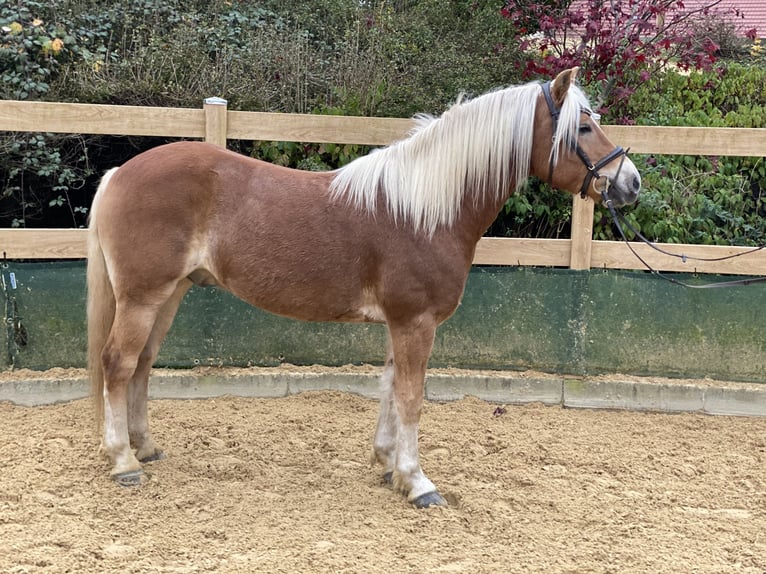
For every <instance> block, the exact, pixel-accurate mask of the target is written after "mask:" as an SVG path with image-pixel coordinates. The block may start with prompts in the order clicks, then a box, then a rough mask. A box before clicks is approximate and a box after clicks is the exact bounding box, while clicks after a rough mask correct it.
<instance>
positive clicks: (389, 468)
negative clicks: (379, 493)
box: [371, 333, 399, 484]
mask: <svg viewBox="0 0 766 574" xmlns="http://www.w3.org/2000/svg"><path fill="white" fill-rule="evenodd" d="M398 432H399V416H398V414H397V411H396V405H395V404H394V352H393V348H392V346H391V335H390V334H388V333H387V341H386V364H385V367H384V368H383V374H382V375H381V377H380V412H379V414H378V426H377V429H376V430H375V438H374V440H373V443H372V461H371V462H372V464H373V465H374V464H375V463H379V464H381V465H382V466H383V480H384V481H385V482H386V483H388V484H391V483H392V482H393V480H394V465H395V462H396V444H397V439H398V436H397V435H398Z"/></svg>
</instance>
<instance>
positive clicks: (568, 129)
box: [330, 82, 589, 235]
mask: <svg viewBox="0 0 766 574" xmlns="http://www.w3.org/2000/svg"><path fill="white" fill-rule="evenodd" d="M540 91H541V87H540V84H539V83H537V82H533V83H529V84H524V85H521V86H515V87H510V88H505V89H501V90H495V91H492V92H489V93H487V94H484V95H483V96H480V97H478V98H475V99H473V100H469V101H458V103H456V104H455V105H453V106H452V107H451V108H450V109H448V110H447V111H446V112H444V114H442V115H441V117H438V118H435V117H432V116H428V115H420V116H416V117H415V121H416V125H415V128H414V129H413V130H412V132H411V133H410V134H409V136H408V137H407V139H404V140H401V141H398V142H395V143H393V144H391V145H390V146H388V147H385V148H381V149H379V150H376V151H374V152H373V153H370V154H368V155H366V156H364V157H360V158H358V159H356V160H355V161H353V162H351V163H350V164H348V165H347V166H345V167H342V168H340V169H338V170H337V171H335V177H334V179H333V181H332V183H331V185H330V191H331V193H332V195H333V197H334V198H335V199H337V200H341V201H346V202H347V203H348V204H350V205H353V206H355V207H357V208H359V209H362V210H365V211H368V212H375V209H376V207H377V205H376V203H377V200H378V196H379V194H380V195H381V196H382V197H383V198H384V200H385V201H386V202H387V208H388V210H389V212H390V213H391V215H392V216H393V218H394V220H395V221H396V222H410V223H411V224H412V225H414V227H415V229H416V230H418V231H422V232H424V233H427V234H429V235H432V234H433V233H434V231H435V230H436V229H437V227H439V226H450V225H452V224H453V223H454V221H455V219H456V218H457V216H458V213H459V210H460V205H461V203H462V200H463V198H464V195H465V192H466V190H467V189H476V190H479V193H484V194H493V195H494V196H495V197H496V196H498V195H500V194H503V195H505V194H508V193H509V192H510V188H511V186H514V188H515V189H519V188H520V187H522V186H523V185H524V184H525V183H526V180H527V178H528V177H529V167H530V161H531V154H532V135H533V131H534V119H535V106H536V105H537V98H538V95H539V94H540ZM583 108H584V109H588V108H589V105H588V101H587V98H586V97H585V95H584V94H583V92H582V91H581V90H580V89H579V88H577V87H576V86H572V87H571V88H570V91H569V94H568V95H567V97H566V98H565V100H564V104H563V105H562V108H561V115H560V116H559V122H558V127H557V132H556V134H555V136H554V138H555V139H554V144H555V145H554V146H553V149H552V150H551V159H552V160H553V162H554V164H555V162H556V161H558V150H559V148H560V144H562V143H564V142H567V143H568V142H572V141H574V140H575V139H576V136H577V131H578V129H579V122H580V110H581V109H583Z"/></svg>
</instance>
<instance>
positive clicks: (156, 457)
mask: <svg viewBox="0 0 766 574" xmlns="http://www.w3.org/2000/svg"><path fill="white" fill-rule="evenodd" d="M166 458H167V456H166V455H165V453H164V452H163V451H161V450H156V451H154V453H152V454H150V455H149V456H145V457H144V458H140V459H138V462H154V461H155V460H165V459H166Z"/></svg>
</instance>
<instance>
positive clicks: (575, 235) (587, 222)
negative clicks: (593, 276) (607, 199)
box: [569, 193, 595, 269]
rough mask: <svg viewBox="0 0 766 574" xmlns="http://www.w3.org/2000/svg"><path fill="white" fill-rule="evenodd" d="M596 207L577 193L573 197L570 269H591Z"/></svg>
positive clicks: (588, 199) (591, 201) (590, 200)
mask: <svg viewBox="0 0 766 574" xmlns="http://www.w3.org/2000/svg"><path fill="white" fill-rule="evenodd" d="M594 206H595V204H594V203H593V200H592V199H590V198H586V199H582V198H581V197H580V195H579V194H577V193H575V194H574V195H573V196H572V233H571V237H572V251H571V253H570V255H569V268H570V269H590V261H591V247H592V241H593V211H594Z"/></svg>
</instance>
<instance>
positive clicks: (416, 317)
mask: <svg viewBox="0 0 766 574" xmlns="http://www.w3.org/2000/svg"><path fill="white" fill-rule="evenodd" d="M576 73H577V68H574V69H572V70H567V71H565V72H562V73H561V74H559V75H558V76H557V77H556V78H555V80H553V82H549V83H548V84H545V85H541V84H539V83H530V84H526V85H521V86H516V87H510V88H506V89H502V90H496V91H493V92H490V93H488V94H485V95H483V96H480V97H477V98H475V99H473V100H470V101H465V102H459V103H457V104H455V105H454V106H453V107H451V108H450V109H449V110H447V111H446V112H445V113H444V114H443V115H442V116H441V117H439V118H434V117H430V116H420V117H418V118H417V125H416V127H415V129H414V130H413V131H412V133H411V134H410V135H409V136H408V137H407V138H406V139H404V140H402V141H399V142H397V143H394V144H392V145H390V146H388V147H385V148H382V149H380V150H378V151H375V152H373V153H370V154H369V155H367V156H365V157H361V158H359V159H357V160H356V161H354V162H352V163H350V164H349V165H347V166H345V167H343V168H340V169H338V170H336V171H332V172H325V173H313V172H306V171H296V170H291V169H287V168H284V167H279V166H275V165H271V164H268V163H264V162H262V161H258V160H255V159H251V158H247V157H243V156H241V155H238V154H235V153H233V152H230V151H227V150H225V149H221V148H219V147H215V146H212V145H208V144H205V143H201V142H180V143H173V144H169V145H164V146H160V147H157V148H155V149H152V150H150V151H147V152H145V153H142V154H140V155H138V156H136V157H135V158H133V159H131V160H130V161H128V162H127V163H125V164H124V165H123V166H121V167H119V168H115V169H112V170H111V171H109V172H108V173H107V174H106V175H105V176H104V178H103V180H102V182H101V184H100V186H99V189H98V192H97V193H96V196H95V199H94V202H93V209H92V211H91V219H90V228H89V253H88V346H89V366H90V373H91V375H90V376H91V380H92V385H93V392H94V395H95V399H96V402H97V404H98V405H99V406H98V415H99V420H102V421H103V426H104V433H103V440H102V444H101V449H102V452H103V453H104V454H105V455H106V456H108V457H109V459H110V460H111V464H112V465H113V467H112V470H111V476H112V478H114V479H115V480H116V481H117V482H118V483H120V484H121V485H133V484H140V482H141V473H142V470H141V463H142V462H146V461H150V460H156V459H158V458H162V457H163V454H162V450H161V449H160V447H159V446H157V444H155V442H154V441H153V440H152V437H151V434H150V432H149V425H148V420H147V387H148V377H149V371H150V369H151V367H152V364H153V362H154V360H155V359H156V357H157V354H158V351H159V348H160V344H161V343H162V341H163V338H164V337H165V335H166V333H167V331H168V329H169V328H170V325H171V323H172V321H173V317H174V315H175V314H176V311H177V309H178V306H179V304H180V302H181V299H182V298H183V296H184V294H185V293H186V292H187V290H188V289H189V288H190V287H191V286H192V285H193V284H198V285H218V286H220V287H221V288H223V289H226V290H228V291H230V292H231V293H233V294H234V295H236V296H237V297H240V298H241V299H243V300H245V301H247V302H249V303H250V304H252V305H255V306H257V307H260V308H262V309H265V310H267V311H270V312H272V313H277V314H279V315H284V316H287V317H293V318H296V319H303V320H306V321H356V322H359V321H371V322H377V323H385V324H386V326H387V334H388V338H387V341H388V345H387V356H386V362H385V367H384V370H383V375H382V390H381V401H380V415H379V419H378V424H377V430H376V432H375V436H374V440H373V455H372V456H373V460H374V461H377V462H379V463H380V464H381V465H382V466H383V476H384V479H385V480H386V481H387V482H391V483H393V486H394V488H395V489H396V490H397V491H399V492H401V493H403V494H404V495H406V496H407V497H408V500H409V501H411V502H412V503H413V504H415V505H416V506H418V507H425V506H430V505H442V504H446V502H445V500H444V498H443V497H442V496H440V495H439V493H438V491H437V489H436V487H435V486H434V484H433V483H432V482H431V481H430V480H429V479H428V478H427V477H426V475H425V474H424V473H423V471H422V469H421V467H420V463H419V459H418V423H419V419H420V413H421V408H422V404H423V386H424V381H425V374H426V365H427V363H428V358H429V355H430V353H431V348H432V345H433V341H434V332H435V330H436V327H437V326H438V325H439V324H440V323H442V322H443V321H444V320H445V319H447V318H448V317H449V316H450V315H452V313H453V312H454V311H455V309H456V307H457V306H458V304H459V303H460V299H461V297H462V294H463V289H464V286H465V283H466V278H467V276H468V271H469V269H470V267H471V261H472V259H473V256H474V250H475V248H476V243H477V242H478V241H479V238H480V237H481V236H482V234H483V233H484V231H485V230H486V229H487V227H488V226H489V225H490V224H491V223H492V221H493V220H494V219H495V217H496V216H497V213H498V212H499V211H500V209H501V208H502V206H503V204H504V203H505V202H506V200H507V199H508V197H509V195H510V194H511V193H513V191H514V190H516V189H518V188H520V187H521V186H523V184H524V183H525V181H526V180H527V178H528V176H530V175H535V176H537V177H539V178H541V179H544V180H546V181H549V182H550V183H551V184H552V185H554V186H556V187H558V188H561V189H564V190H568V191H570V192H574V193H576V192H582V193H583V194H586V193H587V194H588V195H590V196H591V197H592V198H593V199H594V200H595V201H599V200H600V194H599V192H600V189H597V187H599V186H600V187H602V188H603V187H604V186H608V189H609V193H610V195H611V200H612V201H613V202H614V203H615V204H616V205H621V204H624V203H627V202H632V201H634V200H635V199H636V198H637V196H638V192H639V188H640V185H641V179H640V176H639V174H638V171H637V170H636V168H635V166H634V165H633V163H632V162H631V161H630V160H629V159H627V158H626V156H625V152H624V151H623V150H622V148H619V147H617V148H615V146H613V145H612V143H611V142H610V141H609V140H608V139H607V137H606V136H605V135H604V133H603V131H602V130H601V128H600V127H599V126H598V124H597V123H596V121H595V118H594V117H593V115H592V112H591V110H590V108H589V105H588V101H587V98H586V97H585V95H584V94H583V92H582V91H581V90H580V89H579V88H578V87H577V86H576V85H575V83H574V79H575V76H576ZM589 158H600V161H597V162H596V163H595V164H593V163H591V162H590V159H589Z"/></svg>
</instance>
